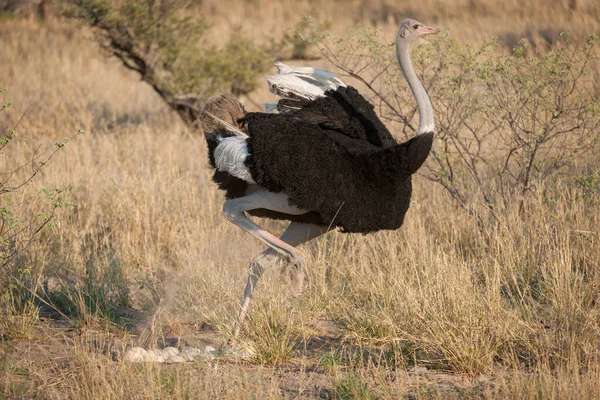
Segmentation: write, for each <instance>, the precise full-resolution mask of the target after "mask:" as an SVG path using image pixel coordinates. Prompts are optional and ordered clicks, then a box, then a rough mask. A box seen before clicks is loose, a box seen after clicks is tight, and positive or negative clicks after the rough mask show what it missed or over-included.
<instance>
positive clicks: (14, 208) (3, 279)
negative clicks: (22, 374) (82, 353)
mask: <svg viewBox="0 0 600 400" xmlns="http://www.w3.org/2000/svg"><path fill="white" fill-rule="evenodd" d="M5 92H6V89H0V93H5ZM10 106H11V103H10V102H5V103H4V104H2V105H0V113H1V112H2V111H5V110H6V109H7V108H9V107H10ZM24 117H25V116H24V115H23V117H21V120H22V119H23V118H24ZM20 122H21V121H20V120H19V122H17V123H16V124H15V125H14V126H13V127H10V128H5V129H4V130H3V131H4V132H5V135H4V136H0V156H4V157H7V155H6V153H7V152H20V151H21V149H19V148H18V147H17V143H20V142H23V141H25V140H26V137H25V136H22V135H19V134H18V127H19V123H20ZM81 133H83V132H81V131H80V132H79V133H77V134H76V135H74V136H73V137H71V138H68V139H66V140H64V141H59V142H56V143H55V146H54V149H53V150H52V151H46V152H38V151H35V152H34V153H33V154H32V155H31V157H30V160H29V161H28V162H27V163H23V164H20V165H10V163H7V164H5V165H7V166H6V168H7V169H6V170H5V171H0V199H1V200H2V203H1V204H2V205H1V206H0V313H1V314H2V315H3V319H2V324H0V337H1V336H9V337H14V336H22V335H25V336H27V330H28V328H30V327H31V326H32V323H33V322H35V319H36V318H37V307H36V306H35V305H34V298H35V293H36V291H37V289H38V288H39V285H40V282H39V280H38V278H39V276H40V274H39V272H40V271H34V270H33V268H34V267H33V266H32V265H31V263H30V262H28V260H27V257H26V255H25V249H26V248H27V247H28V246H29V245H30V244H31V243H32V242H33V241H34V239H35V238H36V237H37V236H38V234H39V233H40V232H41V231H42V230H44V229H45V228H47V227H50V226H52V225H53V219H54V217H55V216H56V214H57V213H58V212H59V211H60V210H61V209H65V208H69V207H71V206H72V204H71V203H70V202H69V201H68V194H69V192H70V191H71V187H70V186H66V187H64V188H58V189H42V190H41V192H40V194H39V195H38V196H36V197H37V198H35V199H34V198H31V197H29V196H28V195H27V194H26V193H24V189H25V187H26V186H27V185H29V184H31V182H32V181H33V180H34V179H35V178H36V176H37V175H39V174H40V173H41V172H42V171H43V170H44V169H46V168H47V167H48V165H49V163H50V161H51V160H52V159H53V158H54V156H55V155H56V154H57V153H58V152H59V151H60V150H61V149H62V148H64V146H65V145H66V144H67V143H68V142H69V141H70V140H72V139H73V138H74V137H75V136H77V135H79V134H81ZM32 204H33V205H32ZM28 321H29V322H28Z"/></svg>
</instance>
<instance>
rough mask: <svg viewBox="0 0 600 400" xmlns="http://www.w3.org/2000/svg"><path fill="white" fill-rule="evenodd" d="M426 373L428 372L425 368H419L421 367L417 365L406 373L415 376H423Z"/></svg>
mask: <svg viewBox="0 0 600 400" xmlns="http://www.w3.org/2000/svg"><path fill="white" fill-rule="evenodd" d="M427 371H429V370H428V369H427V367H421V366H418V365H415V366H414V367H412V368H411V369H409V370H408V372H412V373H415V374H424V373H426V372H427Z"/></svg>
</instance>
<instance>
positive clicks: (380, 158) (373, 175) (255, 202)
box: [200, 19, 436, 346]
mask: <svg viewBox="0 0 600 400" xmlns="http://www.w3.org/2000/svg"><path fill="white" fill-rule="evenodd" d="M434 32H436V30H435V29H433V28H430V27H428V26H426V25H424V24H422V23H420V22H418V21H415V20H413V19H407V20H404V21H403V22H402V24H401V25H400V28H399V30H398V33H397V36H396V55H397V58H398V63H399V65H400V68H401V69H402V72H403V73H404V76H405V77H406V79H407V81H408V84H409V85H410V88H411V90H412V92H413V94H414V96H415V99H416V102H417V106H418V110H419V128H418V131H417V133H416V136H415V137H413V138H412V139H410V140H409V141H407V142H405V143H397V142H396V141H395V140H394V138H393V137H392V135H391V134H390V132H389V131H388V130H387V128H386V127H385V126H384V125H383V123H382V122H381V121H380V120H379V118H378V117H377V115H376V114H375V112H374V107H373V105H371V104H370V103H369V102H368V101H367V100H365V98H364V97H362V96H361V95H360V94H359V93H358V91H357V90H356V89H354V88H353V87H350V86H346V85H345V84H344V83H343V82H342V81H340V80H339V79H337V78H336V77H335V76H333V75H332V74H330V73H328V72H326V71H322V70H319V69H316V68H309V67H290V66H287V65H284V64H282V63H277V64H276V65H277V67H278V70H279V71H278V73H277V74H276V75H274V76H271V77H267V81H268V83H269V87H270V90H271V91H272V92H274V93H276V94H278V95H279V96H280V97H281V99H280V100H279V101H278V102H277V104H273V105H267V111H272V110H274V109H277V110H278V111H279V113H255V112H252V113H246V112H245V110H244V108H243V106H242V105H241V104H240V103H239V102H238V101H237V100H236V99H235V98H234V97H233V96H232V95H228V94H225V95H221V96H219V97H217V98H213V99H211V100H209V101H208V102H207V103H206V105H205V107H204V110H203V114H202V117H201V121H200V122H201V124H202V127H203V129H204V131H205V134H206V139H207V142H208V148H209V160H210V164H211V165H212V167H214V168H215V173H214V177H213V180H214V181H215V182H216V183H217V185H218V186H219V188H220V189H223V190H225V191H226V198H227V200H226V201H225V204H224V206H223V213H224V215H225V217H226V218H227V219H228V220H229V221H231V222H232V223H234V224H236V225H237V226H239V227H240V228H242V229H244V230H245V231H246V232H248V233H249V234H250V235H252V236H254V237H255V238H256V239H258V240H259V241H261V242H263V243H264V244H265V245H267V249H266V250H264V251H263V252H261V253H260V254H258V256H256V257H255V258H254V259H253V260H252V262H251V263H250V274H249V276H248V280H247V284H246V287H245V289H244V296H243V300H242V303H241V310H240V314H239V317H238V319H237V321H236V323H235V325H234V329H233V335H232V339H230V341H229V342H228V343H229V345H230V346H231V345H233V343H234V342H233V341H234V340H235V339H236V338H237V336H238V334H239V330H240V326H241V324H242V323H243V320H244V318H245V315H246V312H247V309H248V304H249V303H250V299H251V297H252V292H253V290H254V288H255V286H256V284H257V282H258V280H259V279H260V277H261V275H262V274H263V272H264V271H265V269H266V268H268V267H269V266H271V265H273V264H274V263H275V262H277V260H279V259H280V258H281V259H283V260H284V262H285V264H286V265H285V266H284V271H285V272H286V273H289V275H290V278H291V294H292V296H294V297H296V296H299V295H301V294H302V288H303V282H304V269H303V256H302V253H301V252H300V251H299V250H297V249H296V247H295V246H297V245H299V244H301V243H304V242H306V241H309V240H311V239H314V238H316V237H318V236H319V235H321V234H323V233H325V232H327V231H328V230H330V229H334V228H340V229H341V230H342V231H344V232H360V233H369V232H374V231H379V230H384V229H398V228H399V227H400V226H401V225H402V223H403V222H404V216H405V214H406V212H407V210H408V207H409V204H410V197H411V192H412V185H411V175H413V174H414V173H415V172H416V171H417V170H418V169H419V167H420V166H421V165H422V164H423V163H424V162H425V160H426V158H427V156H428V154H429V151H430V149H431V145H432V141H433V131H434V127H435V126H434V118H433V108H432V106H431V102H430V100H429V97H428V96H427V93H426V91H425V88H424V87H423V85H422V84H421V82H420V81H419V78H418V77H417V74H416V73H415V71H414V69H413V66H412V63H411V60H410V53H409V48H410V45H411V44H412V43H413V42H414V41H415V40H416V39H417V38H419V37H421V36H423V35H427V34H430V33H434ZM247 214H250V215H253V216H259V217H268V218H273V219H283V220H289V221H291V222H290V224H289V226H288V227H287V229H286V230H285V231H284V233H283V235H282V236H281V237H279V238H277V237H276V236H274V235H272V234H271V233H269V232H267V231H266V230H264V229H262V228H261V227H260V226H258V225H257V224H255V223H254V222H252V221H251V220H250V219H249V218H248V216H247Z"/></svg>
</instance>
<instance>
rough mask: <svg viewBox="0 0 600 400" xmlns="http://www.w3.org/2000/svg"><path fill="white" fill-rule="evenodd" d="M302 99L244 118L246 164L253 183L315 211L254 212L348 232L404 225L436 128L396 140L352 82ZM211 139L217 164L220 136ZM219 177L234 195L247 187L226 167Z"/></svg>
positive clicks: (230, 193)
mask: <svg viewBox="0 0 600 400" xmlns="http://www.w3.org/2000/svg"><path fill="white" fill-rule="evenodd" d="M298 105H299V106H300V107H301V108H300V109H298V110H294V111H289V112H286V113H284V114H265V113H248V114H246V115H245V116H244V117H243V118H242V119H241V120H240V121H239V122H240V125H241V126H242V127H243V128H244V130H245V131H246V132H247V133H248V135H249V139H248V140H247V145H248V151H249V153H250V156H248V158H247V159H246V165H247V166H248V168H249V169H250V172H251V174H252V177H253V179H254V180H255V182H256V183H257V184H258V185H259V186H261V187H263V188H265V189H267V190H269V191H271V192H284V193H285V194H286V195H287V196H288V197H289V201H290V204H293V205H295V206H297V207H299V208H301V209H305V210H311V212H310V213H308V214H304V215H300V216H290V215H284V214H280V213H273V212H271V211H268V210H254V211H253V212H251V214H252V215H258V216H267V217H271V218H276V219H288V220H293V221H298V222H311V223H316V224H320V225H331V226H335V227H339V228H341V229H342V230H343V231H345V232H361V233H367V232H372V231H378V230H382V229H397V228H399V227H400V226H401V225H402V223H403V222H404V216H405V214H406V212H407V210H408V207H409V204H410V197H411V193H412V184H411V175H412V174H414V173H415V172H416V171H417V169H418V168H419V167H420V166H421V165H422V164H423V162H425V160H426V158H427V155H428V154H429V151H430V149H431V145H432V141H433V133H425V134H421V135H419V136H416V137H414V138H412V139H410V140H409V141H407V142H405V143H401V144H398V143H397V142H396V141H395V140H394V138H393V137H392V135H391V134H390V132H389V131H388V130H387V128H386V127H385V126H384V125H383V123H382V122H381V121H380V120H379V118H378V117H377V115H376V113H375V111H374V108H373V106H372V105H371V104H370V103H369V102H367V101H366V100H365V99H364V98H363V97H362V96H361V95H360V94H359V93H358V91H356V89H354V88H352V87H345V88H339V89H338V90H336V91H329V92H327V93H326V96H325V97H322V98H319V99H317V100H314V101H304V102H299V103H298ZM220 133H221V135H222V136H227V135H225V134H223V133H224V132H220ZM207 140H208V142H209V152H210V154H209V156H210V158H211V163H212V164H213V166H214V159H213V156H212V152H213V150H214V147H215V146H216V144H217V143H216V135H209V136H207ZM214 180H215V182H217V183H218V185H219V187H220V188H221V189H224V190H226V192H227V197H228V198H235V197H239V196H242V195H244V194H245V193H246V190H247V183H246V182H244V181H242V180H240V179H238V178H235V177H232V176H230V175H228V174H227V173H224V172H220V171H216V173H215V176H214Z"/></svg>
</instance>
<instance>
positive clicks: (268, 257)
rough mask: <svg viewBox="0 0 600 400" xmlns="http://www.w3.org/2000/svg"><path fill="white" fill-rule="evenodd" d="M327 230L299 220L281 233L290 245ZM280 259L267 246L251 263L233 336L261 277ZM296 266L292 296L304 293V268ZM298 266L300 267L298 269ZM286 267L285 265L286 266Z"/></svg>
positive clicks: (239, 326)
mask: <svg viewBox="0 0 600 400" xmlns="http://www.w3.org/2000/svg"><path fill="white" fill-rule="evenodd" d="M326 231H327V228H326V227H321V226H318V225H312V224H301V223H298V222H292V223H290V225H289V226H288V227H287V229H286V230H285V232H283V235H281V238H280V239H281V240H283V241H284V242H286V243H287V244H289V245H292V246H297V245H299V244H302V243H305V242H308V241H309V240H311V239H314V238H316V237H318V236H320V235H322V234H323V233H325V232H326ZM278 259H279V256H278V254H277V253H276V252H275V250H273V249H272V248H270V247H269V248H267V249H266V250H264V251H263V252H261V253H260V254H259V255H257V256H256V257H255V258H254V259H253V260H252V262H251V263H250V273H249V274H248V281H247V283H246V287H245V288H244V299H243V300H242V304H241V309H240V315H239V316H238V319H237V321H236V323H235V325H234V327H233V338H234V339H235V338H237V336H238V334H239V332H240V328H241V326H242V323H243V322H244V319H245V318H246V313H247V311H248V305H249V304H250V299H251V298H252V292H253V291H254V288H255V287H256V283H257V282H258V280H259V279H260V278H261V276H262V274H263V273H264V272H265V270H266V269H267V268H268V267H270V266H272V265H273V264H275V263H276V262H277V260H278ZM292 267H293V268H295V270H294V271H293V275H292V289H291V291H292V296H294V297H297V296H299V295H300V294H302V287H303V282H304V268H302V266H297V265H294V266H292ZM298 267H300V268H299V269H298ZM284 268H285V267H284Z"/></svg>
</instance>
